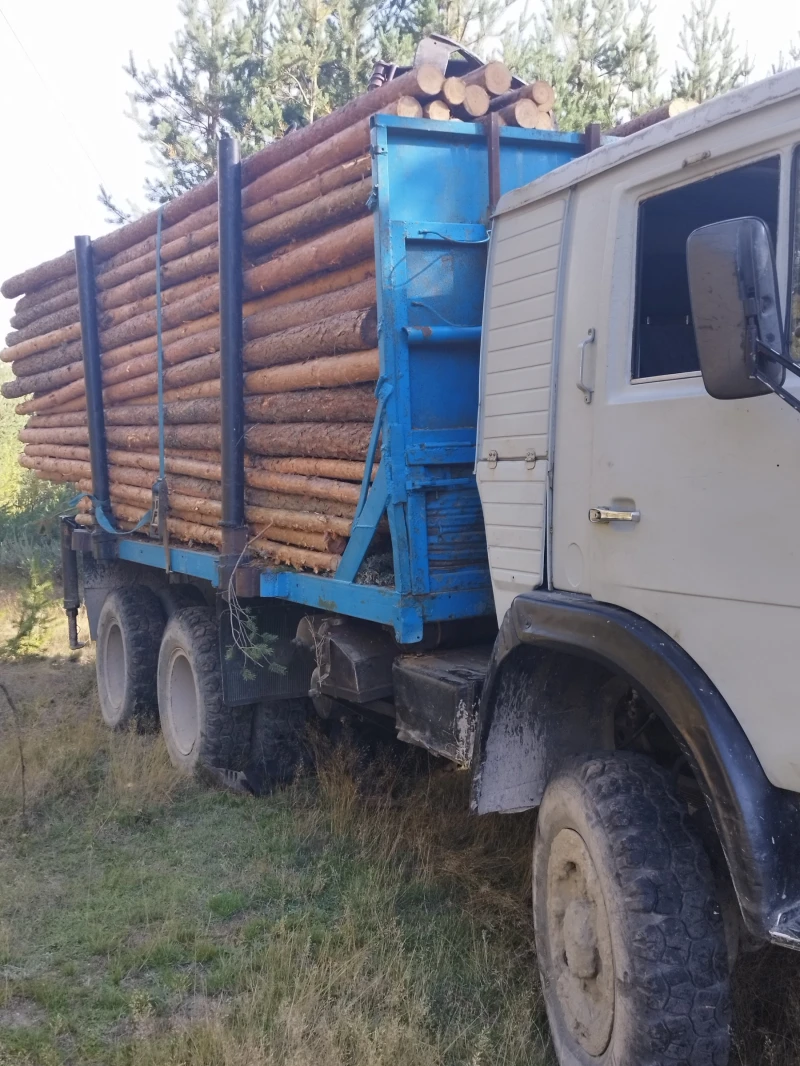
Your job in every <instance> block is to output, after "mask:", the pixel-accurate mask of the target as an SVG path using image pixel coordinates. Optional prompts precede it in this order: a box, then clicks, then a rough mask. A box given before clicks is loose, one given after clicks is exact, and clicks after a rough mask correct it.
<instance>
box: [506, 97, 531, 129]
mask: <svg viewBox="0 0 800 1066" xmlns="http://www.w3.org/2000/svg"><path fill="white" fill-rule="evenodd" d="M497 114H498V115H499V116H500V118H501V119H503V121H504V122H505V124H506V125H507V126H519V127H520V128H521V129H524V130H533V129H537V128H538V127H537V123H538V122H539V119H540V116H541V112H540V111H539V109H538V107H537V106H536V104H535V103H534V102H533V100H517V101H515V103H513V104H509V105H508V106H507V107H504V108H503V109H502V110H501V111H498V112H497Z"/></svg>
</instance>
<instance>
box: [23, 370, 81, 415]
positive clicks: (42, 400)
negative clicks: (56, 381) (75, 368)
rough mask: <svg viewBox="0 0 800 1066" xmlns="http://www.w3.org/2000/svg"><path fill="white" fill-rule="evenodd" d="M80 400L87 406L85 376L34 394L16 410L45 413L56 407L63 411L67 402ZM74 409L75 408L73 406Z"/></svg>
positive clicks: (26, 413) (24, 413)
mask: <svg viewBox="0 0 800 1066" xmlns="http://www.w3.org/2000/svg"><path fill="white" fill-rule="evenodd" d="M78 400H81V401H82V402H83V406H84V407H85V406H86V389H85V387H84V384H83V378H78V379H76V380H75V381H71V382H70V383H69V384H68V385H62V386H61V387H60V388H57V389H53V391H52V392H46V393H44V394H43V395H38V396H34V397H32V398H31V399H30V400H26V401H25V403H21V404H18V405H17V408H16V411H17V414H18V415H29V414H32V413H33V412H34V411H35V412H36V413H37V414H44V412H45V411H54V410H55V408H58V409H59V410H61V411H63V409H64V406H65V405H66V404H68V403H70V402H72V401H78ZM72 410H75V408H72Z"/></svg>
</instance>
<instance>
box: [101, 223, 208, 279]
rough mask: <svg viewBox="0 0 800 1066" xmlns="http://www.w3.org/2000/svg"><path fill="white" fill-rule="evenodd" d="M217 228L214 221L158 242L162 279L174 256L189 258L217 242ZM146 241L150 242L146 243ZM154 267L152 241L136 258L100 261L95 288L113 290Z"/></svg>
mask: <svg viewBox="0 0 800 1066" xmlns="http://www.w3.org/2000/svg"><path fill="white" fill-rule="evenodd" d="M167 232H169V231H167ZM218 234H219V229H218V226H217V223H216V221H214V222H212V223H211V224H210V225H208V226H203V227H202V229H197V230H193V231H192V232H191V233H186V234H184V235H183V236H182V237H178V238H177V239H175V240H167V241H163V240H162V243H161V276H162V279H167V278H168V277H169V268H168V264H170V263H173V262H174V261H175V260H177V259H185V258H187V257H190V256H192V255H194V254H196V253H198V252H200V251H201V250H202V249H207V248H209V247H210V246H211V245H212V244H216V242H217V237H218ZM148 243H149V242H148ZM155 269H156V252H155V241H154V242H153V249H152V250H149V251H146V252H144V254H143V255H140V256H139V257H138V258H137V259H129V260H127V262H124V263H120V264H116V263H114V262H108V263H100V264H98V266H97V269H96V272H95V273H96V283H97V288H98V290H99V291H101V292H106V291H108V290H109V289H115V288H117V287H118V286H121V285H123V284H125V282H128V281H132V280H133V279H134V278H138V277H140V276H143V275H145V274H150V273H151V272H152V273H154V272H155Z"/></svg>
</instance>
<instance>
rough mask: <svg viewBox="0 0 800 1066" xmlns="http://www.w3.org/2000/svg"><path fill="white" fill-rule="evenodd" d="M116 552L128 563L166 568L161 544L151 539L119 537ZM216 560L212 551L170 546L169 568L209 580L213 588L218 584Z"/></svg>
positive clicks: (177, 572)
mask: <svg viewBox="0 0 800 1066" xmlns="http://www.w3.org/2000/svg"><path fill="white" fill-rule="evenodd" d="M117 554H118V556H119V558H120V559H125V560H126V561H127V562H130V563H142V564H143V565H144V566H155V567H157V568H158V569H159V570H166V568H167V566H166V558H165V554H164V548H163V545H161V544H155V543H153V541H151V540H134V539H127V538H124V539H123V538H121V539H120V541H119V543H118V545H117ZM218 560H219V556H217V555H216V553H214V552H201V551H192V550H191V549H189V548H175V547H172V546H170V570H172V571H173V572H174V573H176V574H188V575H189V576H190V577H199V578H202V579H203V580H204V581H210V582H211V584H212V585H213V586H214V588H216V587H217V586H218V585H219V575H218V572H217V563H218Z"/></svg>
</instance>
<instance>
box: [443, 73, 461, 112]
mask: <svg viewBox="0 0 800 1066" xmlns="http://www.w3.org/2000/svg"><path fill="white" fill-rule="evenodd" d="M466 92H467V86H466V82H465V81H464V79H463V78H445V79H444V84H443V85H442V92H441V96H442V99H443V100H444V102H445V103H446V104H448V105H449V106H450V107H458V106H459V105H460V104H463V103H464V97H465V95H466Z"/></svg>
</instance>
